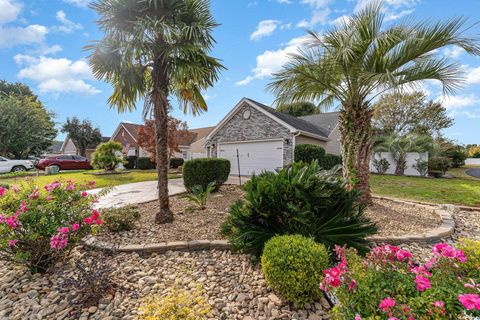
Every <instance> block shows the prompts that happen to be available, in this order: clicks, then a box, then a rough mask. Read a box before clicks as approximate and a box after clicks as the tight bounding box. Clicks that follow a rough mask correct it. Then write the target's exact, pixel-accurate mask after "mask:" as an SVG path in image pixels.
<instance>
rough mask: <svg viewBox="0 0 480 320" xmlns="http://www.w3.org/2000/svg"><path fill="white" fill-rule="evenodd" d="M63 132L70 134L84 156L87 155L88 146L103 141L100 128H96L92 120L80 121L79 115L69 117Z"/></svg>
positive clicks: (79, 152)
mask: <svg viewBox="0 0 480 320" xmlns="http://www.w3.org/2000/svg"><path fill="white" fill-rule="evenodd" d="M62 132H63V133H67V134H68V137H69V138H70V139H72V141H73V143H74V144H75V147H77V149H78V154H79V155H81V156H82V157H85V155H86V150H87V147H88V146H92V145H95V146H96V145H97V144H99V143H100V142H101V141H102V134H101V133H100V128H98V127H97V128H94V127H93V125H92V123H91V122H90V120H83V121H80V119H78V118H77V117H73V118H72V119H70V118H67V121H66V122H65V123H64V124H63V126H62Z"/></svg>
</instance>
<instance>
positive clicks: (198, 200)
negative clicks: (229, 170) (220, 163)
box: [182, 182, 215, 210]
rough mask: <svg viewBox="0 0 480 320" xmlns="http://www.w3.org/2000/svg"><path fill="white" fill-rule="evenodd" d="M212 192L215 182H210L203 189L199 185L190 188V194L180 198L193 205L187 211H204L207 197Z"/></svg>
mask: <svg viewBox="0 0 480 320" xmlns="http://www.w3.org/2000/svg"><path fill="white" fill-rule="evenodd" d="M214 190H215V182H210V183H209V184H208V185H207V187H206V188H205V189H204V188H203V187H202V186H201V185H198V186H194V187H192V192H191V193H188V194H186V195H184V196H182V198H184V199H187V200H188V201H190V202H191V203H192V204H193V205H194V206H193V207H190V208H189V209H191V210H205V208H206V205H207V200H208V197H209V196H210V193H212V192H213V191H214Z"/></svg>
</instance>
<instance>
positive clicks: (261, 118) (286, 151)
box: [209, 103, 293, 165]
mask: <svg viewBox="0 0 480 320" xmlns="http://www.w3.org/2000/svg"><path fill="white" fill-rule="evenodd" d="M247 109H249V110H250V112H251V114H250V118H248V119H244V118H243V112H244V111H245V110H247ZM275 138H282V139H283V165H288V164H290V163H292V161H293V142H292V140H293V139H292V138H293V135H292V134H291V133H290V131H289V130H288V129H287V128H285V127H284V126H282V125H281V124H279V123H278V122H276V121H275V120H273V119H271V118H270V117H268V116H267V115H265V114H263V113H262V112H260V111H258V110H257V109H255V108H253V107H250V106H249V105H248V104H246V103H245V104H244V105H243V106H241V107H240V108H239V109H238V110H237V112H236V113H235V114H234V115H233V117H232V118H231V119H230V120H229V121H228V122H227V123H226V124H225V125H224V126H223V127H222V128H221V129H220V130H219V131H218V132H216V133H215V135H214V136H213V137H211V139H210V142H209V145H212V146H213V148H211V149H210V156H211V157H216V156H217V145H218V143H219V142H236V141H239V142H243V141H249V140H263V139H275Z"/></svg>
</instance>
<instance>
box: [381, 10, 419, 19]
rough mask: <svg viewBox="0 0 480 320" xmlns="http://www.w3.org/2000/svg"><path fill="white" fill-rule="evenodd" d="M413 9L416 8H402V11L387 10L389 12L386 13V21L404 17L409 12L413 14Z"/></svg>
mask: <svg viewBox="0 0 480 320" xmlns="http://www.w3.org/2000/svg"><path fill="white" fill-rule="evenodd" d="M413 11H415V10H413V9H410V10H402V11H400V12H387V14H386V15H385V21H393V20H397V19H400V18H403V17H404V16H408V15H409V14H411V13H412V12H413Z"/></svg>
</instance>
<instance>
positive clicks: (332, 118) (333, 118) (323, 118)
mask: <svg viewBox="0 0 480 320" xmlns="http://www.w3.org/2000/svg"><path fill="white" fill-rule="evenodd" d="M339 115H340V112H338V111H337V112H326V113H319V114H312V115H309V116H302V117H299V118H300V119H303V120H305V121H308V122H310V123H312V124H314V125H315V126H317V127H320V128H323V129H324V130H326V131H327V132H328V134H329V135H330V133H331V132H332V131H333V129H334V128H335V126H336V125H337V123H338V117H339Z"/></svg>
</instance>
